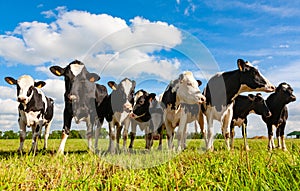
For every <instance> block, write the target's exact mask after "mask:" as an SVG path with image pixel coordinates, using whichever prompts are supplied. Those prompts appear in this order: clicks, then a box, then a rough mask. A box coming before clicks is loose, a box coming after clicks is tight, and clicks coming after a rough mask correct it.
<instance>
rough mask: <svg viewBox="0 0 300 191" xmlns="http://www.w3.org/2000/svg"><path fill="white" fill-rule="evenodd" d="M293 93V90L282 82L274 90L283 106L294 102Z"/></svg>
mask: <svg viewBox="0 0 300 191" xmlns="http://www.w3.org/2000/svg"><path fill="white" fill-rule="evenodd" d="M293 91H294V90H293V88H292V87H291V86H290V84H288V83H285V82H283V83H281V84H279V86H278V87H277V88H276V92H275V93H277V94H279V95H280V99H282V100H283V102H284V103H285V104H288V103H290V102H293V101H296V96H295V95H294V94H293Z"/></svg>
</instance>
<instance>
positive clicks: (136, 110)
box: [129, 90, 162, 149]
mask: <svg viewBox="0 0 300 191" xmlns="http://www.w3.org/2000/svg"><path fill="white" fill-rule="evenodd" d="M155 96H156V94H155V93H150V94H149V93H148V92H146V91H144V90H139V91H137V92H136V93H135V97H134V104H133V111H132V113H131V118H132V119H131V132H130V135H131V136H130V138H131V140H130V145H129V149H132V148H133V143H134V139H135V134H136V126H137V125H139V127H140V129H141V130H142V131H145V138H146V149H150V148H151V146H152V144H153V136H154V133H155V132H157V130H158V129H159V127H160V126H161V124H162V108H161V107H160V104H158V101H157V100H156V98H155ZM160 147H161V139H160Z"/></svg>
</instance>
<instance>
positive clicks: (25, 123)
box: [5, 75, 54, 153]
mask: <svg viewBox="0 0 300 191" xmlns="http://www.w3.org/2000/svg"><path fill="white" fill-rule="evenodd" d="M5 81H6V82H7V83H8V84H10V85H16V86H17V101H18V102H19V107H18V110H19V119H18V122H19V127H20V147H19V149H18V151H19V152H21V153H22V151H23V145H24V141H25V137H26V127H31V128H32V146H31V149H30V152H29V153H31V152H33V153H36V152H37V151H38V142H37V139H38V137H39V136H40V134H41V131H42V128H43V127H45V134H44V149H47V144H48V137H49V132H50V126H51V123H52V119H53V110H54V106H53V105H54V102H53V100H52V99H51V98H49V97H46V96H45V95H44V93H43V92H42V91H41V89H40V88H42V87H43V86H45V85H46V83H45V82H44V81H37V82H35V81H34V80H33V78H32V77H31V76H29V75H23V76H21V77H19V78H18V80H16V79H14V78H12V77H5Z"/></svg>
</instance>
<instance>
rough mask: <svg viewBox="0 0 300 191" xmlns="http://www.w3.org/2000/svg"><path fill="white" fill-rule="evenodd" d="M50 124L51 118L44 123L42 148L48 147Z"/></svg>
mask: <svg viewBox="0 0 300 191" xmlns="http://www.w3.org/2000/svg"><path fill="white" fill-rule="evenodd" d="M51 124H52V120H51V121H50V122H49V123H47V124H46V125H45V133H44V150H46V149H47V148H48V138H49V134H50V127H51Z"/></svg>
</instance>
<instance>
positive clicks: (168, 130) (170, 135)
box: [165, 121, 174, 150]
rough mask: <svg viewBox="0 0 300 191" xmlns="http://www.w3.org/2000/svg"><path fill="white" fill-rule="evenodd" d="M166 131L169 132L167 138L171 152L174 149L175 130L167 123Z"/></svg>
mask: <svg viewBox="0 0 300 191" xmlns="http://www.w3.org/2000/svg"><path fill="white" fill-rule="evenodd" d="M165 126H166V131H167V138H168V148H169V150H171V149H173V135H174V133H173V131H174V130H173V128H172V125H171V123H170V122H169V121H166V122H165Z"/></svg>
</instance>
